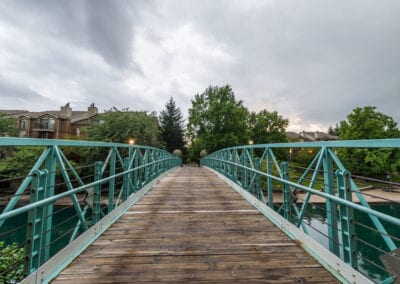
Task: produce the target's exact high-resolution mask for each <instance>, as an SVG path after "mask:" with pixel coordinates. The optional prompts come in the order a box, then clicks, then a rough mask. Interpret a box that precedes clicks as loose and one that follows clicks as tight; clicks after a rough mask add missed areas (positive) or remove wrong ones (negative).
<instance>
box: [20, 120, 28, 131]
mask: <svg viewBox="0 0 400 284" xmlns="http://www.w3.org/2000/svg"><path fill="white" fill-rule="evenodd" d="M26 125H27V123H26V120H25V119H21V120H20V121H19V129H26Z"/></svg>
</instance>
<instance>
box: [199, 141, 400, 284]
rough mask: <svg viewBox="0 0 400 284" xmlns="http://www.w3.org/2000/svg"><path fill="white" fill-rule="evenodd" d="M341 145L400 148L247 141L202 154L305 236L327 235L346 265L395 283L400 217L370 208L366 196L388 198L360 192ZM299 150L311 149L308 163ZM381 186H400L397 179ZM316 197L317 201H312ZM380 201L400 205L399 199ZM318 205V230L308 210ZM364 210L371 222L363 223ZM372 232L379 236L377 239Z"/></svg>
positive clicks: (362, 144)
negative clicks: (298, 158)
mask: <svg viewBox="0 0 400 284" xmlns="http://www.w3.org/2000/svg"><path fill="white" fill-rule="evenodd" d="M341 148H362V149H365V148H385V149H386V148H395V149H399V148H400V139H385V140H360V141H327V142H301V143H279V144H265V145H247V146H240V147H232V148H226V149H222V150H220V151H217V152H214V153H212V154H210V155H208V156H206V157H204V158H203V159H202V160H201V165H202V166H206V167H209V168H211V169H214V170H216V171H218V172H219V173H221V174H223V175H224V176H225V177H227V178H229V179H230V180H232V181H233V182H234V183H236V184H237V185H239V186H240V187H242V188H243V189H245V190H246V191H248V192H250V193H251V194H253V195H254V196H255V197H257V198H258V199H259V200H260V201H262V202H263V203H265V204H266V205H267V206H268V207H270V208H271V209H273V210H275V211H276V212H278V213H279V214H281V215H282V216H284V217H285V218H286V219H287V220H289V221H290V222H291V223H292V224H294V225H296V226H297V227H299V228H302V230H303V231H304V232H305V233H306V234H309V235H311V236H312V237H314V238H315V235H316V234H315V232H318V233H319V234H321V235H323V238H321V237H317V238H316V239H318V240H319V241H323V242H327V244H325V246H327V248H329V250H330V251H331V252H332V253H334V254H335V255H336V256H337V257H340V258H341V259H342V260H344V261H345V262H346V263H347V264H348V265H350V266H352V267H353V268H355V269H357V270H360V271H361V272H363V273H364V274H366V275H367V276H368V277H370V278H371V279H373V280H374V281H376V282H382V283H392V282H393V281H394V280H395V279H399V277H400V253H399V252H400V250H399V249H398V247H399V246H400V219H399V217H400V216H391V215H389V214H386V213H385V212H381V211H378V210H375V209H373V208H371V205H370V204H369V203H368V202H367V199H368V197H366V196H368V195H369V197H374V198H375V199H374V200H377V199H385V198H382V197H380V196H375V195H374V194H373V191H372V193H371V192H370V191H362V190H360V186H359V185H358V184H357V183H359V182H358V180H359V179H360V177H357V179H355V177H353V176H352V175H351V174H350V172H349V171H348V170H347V169H346V167H345V165H343V163H342V161H341V160H340V159H339V157H338V155H337V154H336V152H337V151H340V149H341ZM300 151H302V153H308V155H309V160H310V161H311V162H310V163H309V164H308V166H304V167H302V166H299V165H297V164H296V163H294V162H292V160H294V158H295V157H294V156H295V155H296V153H297V154H298V153H300ZM277 156H280V157H281V160H280V161H279V159H278V158H277ZM286 159H287V160H286ZM369 180H373V181H374V182H375V183H377V182H379V180H376V179H369ZM378 184H379V183H378ZM380 184H381V185H382V184H390V188H391V189H392V188H393V186H394V187H396V186H397V187H398V188H399V189H400V187H399V186H400V184H399V183H396V182H387V181H382V182H381V183H380ZM375 186H376V185H375ZM395 192H396V191H394V192H393V194H396V193H395ZM397 194H399V195H400V192H399V193H397ZM313 196H317V197H318V198H319V201H318V200H317V201H314V202H312V199H313V198H314V199H315V197H313ZM354 197H355V198H356V199H357V200H358V202H357V203H355V202H354V201H353V198H354ZM381 201H384V204H387V207H390V206H397V207H398V209H400V203H399V202H398V201H394V200H390V199H387V198H386V199H385V200H381ZM388 202H389V204H388ZM315 208H318V209H319V210H320V211H322V213H323V214H322V215H323V216H321V218H322V220H323V223H324V224H322V226H320V227H319V228H316V227H315V226H313V224H312V223H313V222H312V221H310V216H309V215H310V214H309V211H310V210H312V209H315ZM360 214H364V215H365V216H368V217H367V218H368V219H369V220H367V221H360V220H361V219H360V217H359V216H360ZM314 223H315V222H314ZM365 230H367V233H366V234H367V237H365V238H362V237H360V236H359V235H358V233H359V232H361V231H363V232H364V233H363V234H364V235H365ZM374 235H377V236H379V238H378V239H379V240H378V241H377V238H376V237H374ZM378 242H379V244H378ZM365 248H366V249H367V251H368V252H365V251H364V249H365ZM371 250H373V253H372V254H371V252H370V251H371ZM366 267H367V268H366ZM371 267H372V268H371Z"/></svg>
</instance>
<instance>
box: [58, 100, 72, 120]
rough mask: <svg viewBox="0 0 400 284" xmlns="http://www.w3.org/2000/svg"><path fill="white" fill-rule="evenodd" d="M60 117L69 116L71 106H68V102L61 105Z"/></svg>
mask: <svg viewBox="0 0 400 284" xmlns="http://www.w3.org/2000/svg"><path fill="white" fill-rule="evenodd" d="M60 110H61V114H60V116H61V117H64V118H67V117H71V115H72V108H71V107H70V106H69V103H67V104H66V105H65V106H62V107H61V109H60Z"/></svg>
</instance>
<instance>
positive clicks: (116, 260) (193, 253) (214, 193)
mask: <svg viewBox="0 0 400 284" xmlns="http://www.w3.org/2000/svg"><path fill="white" fill-rule="evenodd" d="M121 282H125V283H138V282H170V283H177V282H212V283H218V282H225V283H226V282H228V283H229V282H231V283H232V282H235V283H238V282H252V283H253V282H269V283H322V282H324V283H337V281H336V279H335V278H334V277H333V276H332V275H331V274H330V273H329V272H327V271H326V270H325V269H324V268H323V267H321V265H320V264H318V263H317V262H316V261H315V260H314V259H313V258H312V257H310V256H309V255H308V254H307V253H306V252H304V251H303V250H302V249H301V248H300V247H299V246H297V245H296V243H295V242H294V241H292V240H290V239H289V238H288V237H287V236H286V235H285V234H284V233H282V232H281V231H280V230H279V229H278V228H277V227H275V226H274V225H273V224H272V223H271V222H270V221H268V220H267V219H266V218H265V217H264V216H263V215H261V214H260V213H259V212H258V211H257V210H256V209H255V208H254V207H252V206H251V205H250V204H249V203H248V202H247V201H246V200H244V199H243V198H242V197H241V196H240V195H239V194H238V193H236V192H235V191H233V190H232V189H231V188H230V187H229V186H227V185H226V184H225V183H224V182H223V181H221V180H219V179H218V177H216V176H215V175H214V174H213V173H211V172H210V171H208V170H206V169H202V168H189V167H187V168H180V169H177V170H175V171H174V172H172V173H171V174H169V175H168V176H167V177H166V178H164V179H163V180H162V181H161V182H160V183H159V184H157V185H156V186H155V187H154V188H153V189H152V190H151V191H150V192H149V193H147V194H146V196H144V197H143V198H142V199H141V200H140V201H139V202H138V203H137V204H135V205H134V206H133V207H132V208H131V209H130V210H129V211H128V212H127V213H126V214H125V215H123V216H122V217H121V218H120V220H118V221H117V222H116V223H115V224H114V225H112V226H111V227H110V229H109V230H107V231H106V232H105V233H104V234H103V235H102V236H101V237H100V238H99V239H98V240H96V241H95V242H94V243H93V244H92V245H91V246H90V247H89V248H88V249H87V250H86V251H84V252H83V253H82V254H81V255H80V256H79V257H78V258H77V259H75V261H74V262H73V263H72V264H71V265H70V266H69V267H68V268H66V269H65V270H64V271H63V272H62V273H61V274H59V275H58V277H57V278H56V279H55V280H53V282H52V283H121Z"/></svg>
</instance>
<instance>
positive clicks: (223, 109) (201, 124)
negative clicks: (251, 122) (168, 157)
mask: <svg viewBox="0 0 400 284" xmlns="http://www.w3.org/2000/svg"><path fill="white" fill-rule="evenodd" d="M247 118H248V110H247V109H246V108H245V107H244V106H243V102H242V101H237V100H236V99H235V94H234V92H233V91H232V88H231V87H230V86H229V85H226V86H223V87H218V86H216V87H212V86H210V87H208V88H207V89H206V90H205V91H204V92H203V93H202V94H200V95H199V94H197V95H196V96H195V99H194V100H192V108H190V109H189V122H188V134H189V137H190V138H191V140H192V145H191V147H192V150H189V152H191V158H192V159H194V160H197V159H198V158H199V155H200V153H198V151H196V153H193V149H199V145H201V146H202V147H204V150H206V151H207V152H208V153H212V152H214V151H216V150H219V149H222V148H225V147H230V146H237V145H243V144H247V143H248V141H249V138H250V133H249V130H248V127H247Z"/></svg>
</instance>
